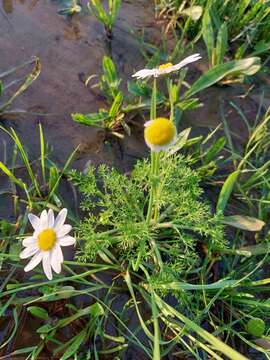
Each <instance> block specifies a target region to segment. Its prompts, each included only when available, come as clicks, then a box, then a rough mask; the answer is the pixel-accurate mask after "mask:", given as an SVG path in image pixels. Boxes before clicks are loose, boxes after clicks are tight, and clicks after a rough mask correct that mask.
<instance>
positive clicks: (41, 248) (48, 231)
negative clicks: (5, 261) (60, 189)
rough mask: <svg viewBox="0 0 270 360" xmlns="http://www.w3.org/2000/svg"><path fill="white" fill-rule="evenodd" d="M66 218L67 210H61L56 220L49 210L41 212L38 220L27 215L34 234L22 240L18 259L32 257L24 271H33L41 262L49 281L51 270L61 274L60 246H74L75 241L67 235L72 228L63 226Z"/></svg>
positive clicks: (61, 258) (61, 256) (34, 216)
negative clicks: (23, 247) (22, 247)
mask: <svg viewBox="0 0 270 360" xmlns="http://www.w3.org/2000/svg"><path fill="white" fill-rule="evenodd" d="M66 216H67V209H62V210H61V211H60V212H59V214H58V215H57V217H56V219H55V218H54V213H53V211H52V210H51V209H50V210H49V211H48V212H47V211H46V210H43V211H42V213H41V215H40V218H39V217H37V216H36V215H34V214H29V215H28V218H29V221H30V223H31V225H32V226H33V228H34V233H33V235H32V236H30V237H27V238H26V239H24V240H23V242H22V243H23V246H25V249H24V250H23V251H22V252H21V253H20V258H21V259H26V258H28V257H30V256H33V257H32V259H31V260H30V262H29V263H28V264H27V265H26V267H25V268H24V271H30V270H32V269H34V267H36V266H37V265H38V264H39V263H40V262H41V261H42V266H43V270H44V273H45V275H46V276H47V278H48V279H49V280H51V279H52V269H53V270H54V271H55V272H56V273H57V274H59V273H60V272H61V264H62V263H63V261H64V257H63V253H62V250H61V246H69V245H74V244H75V241H76V240H75V239H74V238H73V237H71V236H69V235H68V233H69V232H70V231H71V229H72V227H71V225H67V224H64V223H65V220H66Z"/></svg>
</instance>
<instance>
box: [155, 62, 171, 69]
mask: <svg viewBox="0 0 270 360" xmlns="http://www.w3.org/2000/svg"><path fill="white" fill-rule="evenodd" d="M171 66H173V64H172V63H167V64H161V65H159V67H158V69H159V70H161V71H162V70H165V69H167V68H169V67H171Z"/></svg>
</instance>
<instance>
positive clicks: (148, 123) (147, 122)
mask: <svg viewBox="0 0 270 360" xmlns="http://www.w3.org/2000/svg"><path fill="white" fill-rule="evenodd" d="M152 122H153V120H149V121H146V123H144V126H145V127H147V126H149V125H151V124H152Z"/></svg>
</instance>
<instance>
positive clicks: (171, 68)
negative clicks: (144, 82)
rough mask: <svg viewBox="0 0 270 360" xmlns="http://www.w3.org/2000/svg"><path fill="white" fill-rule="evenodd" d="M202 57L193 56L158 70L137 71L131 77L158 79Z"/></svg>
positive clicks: (164, 65)
mask: <svg viewBox="0 0 270 360" xmlns="http://www.w3.org/2000/svg"><path fill="white" fill-rule="evenodd" d="M201 58H202V57H201V56H200V54H193V55H190V56H188V57H187V58H185V59H184V60H182V61H180V63H178V64H176V65H173V64H172V63H167V64H162V65H160V66H159V67H158V68H154V69H143V70H140V71H137V72H136V73H135V74H133V75H132V77H136V78H137V79H145V78H146V77H149V76H154V77H159V76H161V75H165V74H169V73H171V72H173V71H177V70H180V69H181V68H183V67H184V66H186V65H187V64H190V63H192V62H194V61H197V60H199V59H201Z"/></svg>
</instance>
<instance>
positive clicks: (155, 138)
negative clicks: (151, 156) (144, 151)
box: [144, 118, 177, 152]
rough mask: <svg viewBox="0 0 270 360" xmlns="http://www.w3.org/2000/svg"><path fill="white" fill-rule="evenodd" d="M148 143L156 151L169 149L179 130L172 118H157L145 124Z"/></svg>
mask: <svg viewBox="0 0 270 360" xmlns="http://www.w3.org/2000/svg"><path fill="white" fill-rule="evenodd" d="M144 126H145V128H144V139H145V142H146V145H147V146H148V147H149V148H150V149H151V150H152V151H154V152H160V151H162V150H168V149H169V148H170V147H171V146H172V145H174V143H175V142H176V139H177V131H176V127H175V125H174V123H173V122H172V121H171V120H170V119H166V118H157V119H154V120H150V121H147V122H146V123H145V124H144Z"/></svg>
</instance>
